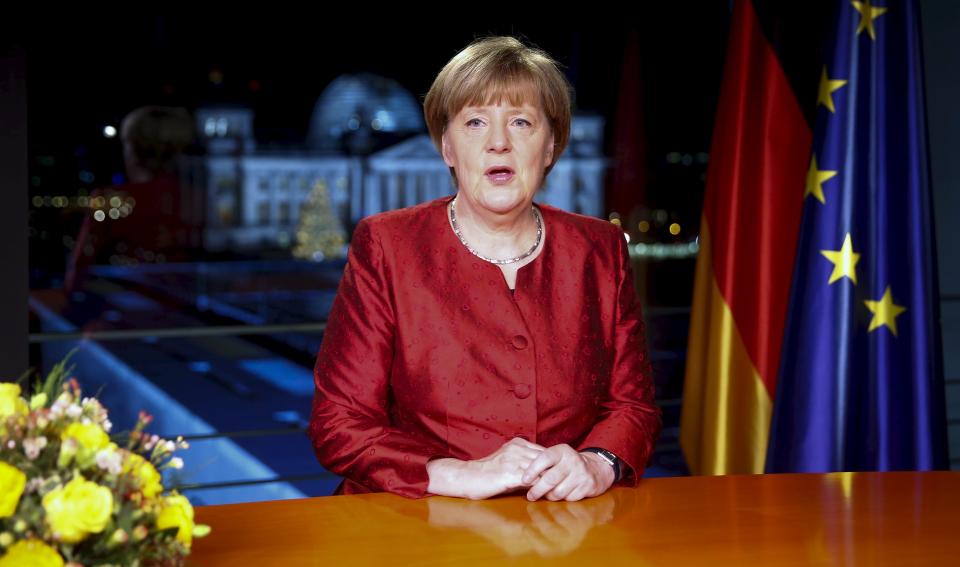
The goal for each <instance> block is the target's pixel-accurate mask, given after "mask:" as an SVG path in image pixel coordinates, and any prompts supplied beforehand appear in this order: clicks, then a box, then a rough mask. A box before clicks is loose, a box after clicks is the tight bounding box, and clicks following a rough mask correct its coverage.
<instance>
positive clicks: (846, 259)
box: [820, 232, 860, 284]
mask: <svg viewBox="0 0 960 567" xmlns="http://www.w3.org/2000/svg"><path fill="white" fill-rule="evenodd" d="M820 253H821V254H823V256H824V257H825V258H826V259H827V260H830V261H831V262H833V273H832V274H830V281H829V282H827V284H832V283H833V282H835V281H837V280H839V279H841V278H845V277H846V278H850V280H851V281H852V282H853V283H857V262H859V261H860V254H857V253H856V252H854V251H853V240H852V239H851V238H850V233H849V232H848V233H847V236H846V238H844V239H843V246H841V247H840V250H821V251H820Z"/></svg>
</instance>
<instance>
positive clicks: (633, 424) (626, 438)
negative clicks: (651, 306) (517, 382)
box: [577, 230, 661, 486]
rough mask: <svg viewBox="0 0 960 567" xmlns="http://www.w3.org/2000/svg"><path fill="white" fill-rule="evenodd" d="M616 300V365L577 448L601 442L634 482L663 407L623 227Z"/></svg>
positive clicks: (625, 481) (624, 480) (623, 478)
mask: <svg viewBox="0 0 960 567" xmlns="http://www.w3.org/2000/svg"><path fill="white" fill-rule="evenodd" d="M616 232H617V234H616V235H615V238H616V239H617V243H616V244H615V246H617V247H618V252H619V253H618V256H619V261H618V262H617V265H618V268H617V285H616V290H617V291H616V293H617V301H616V315H615V319H614V321H615V322H614V343H613V344H614V354H613V366H612V369H611V376H610V382H609V390H608V391H607V397H606V398H605V399H602V400H601V410H600V416H599V418H598V421H597V423H596V424H594V426H593V429H592V430H591V431H590V433H588V434H587V436H586V438H585V439H584V440H583V442H582V443H580V445H579V446H578V447H577V450H578V451H579V450H581V449H583V448H585V447H602V448H604V449H606V450H608V451H611V452H612V453H613V454H615V455H617V456H618V457H619V458H620V461H621V469H622V471H621V474H620V481H619V482H618V483H617V484H618V485H621V486H636V485H637V482H638V481H639V479H640V477H641V476H643V470H644V468H645V467H646V464H647V461H648V460H649V459H650V456H651V455H652V453H653V444H654V441H655V440H656V438H657V435H659V433H660V427H661V421H660V408H658V407H657V406H656V405H655V403H654V386H653V374H652V371H651V365H650V360H649V357H648V355H647V347H646V341H645V339H644V323H643V314H642V312H641V308H640V301H639V299H638V298H637V292H636V289H635V288H634V282H633V280H634V277H633V268H632V267H631V265H630V257H629V254H628V252H627V244H626V241H625V240H624V238H623V236H622V235H621V234H619V233H620V231H619V230H617V231H616Z"/></svg>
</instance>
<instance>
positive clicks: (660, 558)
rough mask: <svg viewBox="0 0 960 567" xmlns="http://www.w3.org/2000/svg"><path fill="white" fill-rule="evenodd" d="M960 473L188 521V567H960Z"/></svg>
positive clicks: (789, 478) (292, 503)
mask: <svg viewBox="0 0 960 567" xmlns="http://www.w3.org/2000/svg"><path fill="white" fill-rule="evenodd" d="M958 520H960V473H950V472H933V473H834V474H826V475H801V474H791V475H758V476H727V477H691V478H663V479H648V480H644V481H643V482H641V484H640V485H639V486H638V487H637V488H632V489H627V488H617V489H614V490H612V491H610V492H608V493H606V494H604V495H603V496H600V497H597V498H592V499H587V500H582V501H580V502H550V501H545V500H544V501H539V502H528V501H527V500H526V499H525V498H523V497H522V496H509V497H500V498H494V499H491V500H486V501H469V500H459V499H455V498H447V497H442V496H432V497H428V498H423V499H420V500H410V499H406V498H403V497H400V496H395V495H392V494H364V495H355V496H332V497H324V498H311V499H303V500H287V501H276V502H264V503H254V504H236V505H229V506H208V507H199V508H197V521H198V522H201V523H205V524H209V525H211V526H212V527H213V533H211V534H210V535H209V536H208V537H207V538H204V539H200V540H196V541H195V542H194V552H193V555H192V556H191V558H190V562H189V564H190V565H197V566H204V567H214V566H217V565H230V566H236V565H254V566H256V567H266V566H268V565H323V566H330V565H351V566H354V565H442V564H455V565H494V566H496V567H499V566H501V565H506V564H533V563H549V564H551V565H554V564H561V565H562V564H569V565H600V566H607V565H635V566H640V565H670V566H677V565H709V566H718V565H744V566H747V567H765V566H769V565H938V566H940V565H958V564H960V531H958V529H957V527H956V526H957V525H958Z"/></svg>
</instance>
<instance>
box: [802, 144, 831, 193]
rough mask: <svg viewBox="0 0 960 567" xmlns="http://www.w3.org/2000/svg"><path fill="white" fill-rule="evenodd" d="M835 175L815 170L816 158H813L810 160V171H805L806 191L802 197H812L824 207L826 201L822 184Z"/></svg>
mask: <svg viewBox="0 0 960 567" xmlns="http://www.w3.org/2000/svg"><path fill="white" fill-rule="evenodd" d="M836 174H837V172H836V171H827V170H819V169H817V156H813V159H812V160H810V169H809V170H808V171H807V190H806V191H804V193H803V197H804V198H806V197H807V195H813V196H814V197H816V198H817V200H818V201H820V202H821V203H822V204H824V205H826V204H827V200H826V198H825V197H824V196H823V182H824V181H826V180H828V179H830V178H831V177H833V176H834V175H836Z"/></svg>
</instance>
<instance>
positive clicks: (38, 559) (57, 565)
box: [0, 539, 63, 567]
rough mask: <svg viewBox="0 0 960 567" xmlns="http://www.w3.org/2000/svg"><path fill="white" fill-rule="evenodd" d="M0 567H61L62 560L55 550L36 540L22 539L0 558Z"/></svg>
mask: <svg viewBox="0 0 960 567" xmlns="http://www.w3.org/2000/svg"><path fill="white" fill-rule="evenodd" d="M0 567H63V558H62V557H60V554H59V553H57V550H56V549H54V548H52V547H50V546H49V545H47V544H45V543H43V542H42V541H40V540H38V539H24V540H20V541H18V542H17V543H15V544H13V545H12V546H11V547H10V549H8V550H7V554H6V555H4V556H3V557H0Z"/></svg>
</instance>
